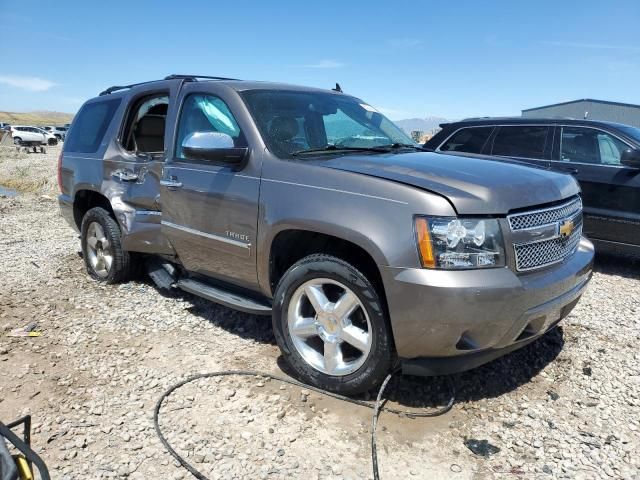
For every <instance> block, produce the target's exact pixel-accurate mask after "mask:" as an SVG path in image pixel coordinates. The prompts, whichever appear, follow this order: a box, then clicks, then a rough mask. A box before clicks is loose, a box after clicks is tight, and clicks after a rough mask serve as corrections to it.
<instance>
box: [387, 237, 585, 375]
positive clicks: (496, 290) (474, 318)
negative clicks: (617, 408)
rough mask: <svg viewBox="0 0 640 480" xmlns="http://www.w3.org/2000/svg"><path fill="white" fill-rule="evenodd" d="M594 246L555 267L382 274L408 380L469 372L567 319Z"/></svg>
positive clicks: (390, 271)
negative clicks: (518, 271) (521, 271)
mask: <svg viewBox="0 0 640 480" xmlns="http://www.w3.org/2000/svg"><path fill="white" fill-rule="evenodd" d="M593 254H594V250H593V245H592V244H591V242H589V241H588V240H586V239H584V238H583V239H582V240H581V242H580V245H579V247H578V249H577V251H576V253H575V254H574V255H572V256H571V257H570V258H568V259H567V260H565V261H564V262H562V263H561V264H558V265H556V266H553V267H549V268H545V269H541V270H540V271H537V272H530V273H527V274H522V275H516V274H515V273H514V272H513V271H511V270H510V269H508V268H500V269H486V270H465V271H444V270H439V271H436V270H427V269H403V268H393V267H382V268H381V271H382V278H383V282H384V286H385V291H386V296H387V300H388V305H389V313H390V317H391V325H392V329H393V334H394V339H395V344H396V350H397V353H398V356H399V357H400V358H401V360H402V361H403V365H404V370H405V372H406V373H416V374H425V375H438V374H446V373H453V372H457V371H463V370H468V369H470V368H474V367H476V366H478V365H481V364H483V363H486V362H488V361H490V360H493V359H494V358H497V357H499V356H501V355H504V354H505V353H508V352H510V351H512V350H515V349H516V348H519V347H522V346H524V345H526V344H527V343H529V342H531V341H532V340H534V339H536V338H538V337H539V336H541V335H542V334H544V333H545V332H546V331H548V330H549V329H550V328H552V327H554V326H555V325H556V324H557V323H558V322H559V321H560V320H561V319H562V318H564V317H565V316H567V315H568V314H569V312H570V311H571V309H572V308H573V307H574V306H575V304H576V303H577V301H578V300H579V298H580V296H581V295H582V292H583V291H584V289H585V288H586V286H587V283H588V281H589V279H590V278H591V269H592V264H593Z"/></svg>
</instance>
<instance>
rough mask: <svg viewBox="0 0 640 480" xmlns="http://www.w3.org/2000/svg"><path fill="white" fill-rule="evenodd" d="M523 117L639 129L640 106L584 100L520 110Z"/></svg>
mask: <svg viewBox="0 0 640 480" xmlns="http://www.w3.org/2000/svg"><path fill="white" fill-rule="evenodd" d="M522 116H523V117H529V118H531V117H535V118H540V117H571V118H577V119H584V118H586V119H588V120H603V121H607V122H617V123H625V124H627V125H633V126H634V127H640V105H633V104H631V103H619V102H609V101H606V100H593V99H591V98H584V99H582V100H573V101H571V102H562V103H555V104H553V105H545V106H544V107H536V108H527V109H526V110H522Z"/></svg>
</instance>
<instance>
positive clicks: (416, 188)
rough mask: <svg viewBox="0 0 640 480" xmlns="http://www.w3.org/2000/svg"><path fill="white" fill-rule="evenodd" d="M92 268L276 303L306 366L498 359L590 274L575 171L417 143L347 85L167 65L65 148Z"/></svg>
mask: <svg viewBox="0 0 640 480" xmlns="http://www.w3.org/2000/svg"><path fill="white" fill-rule="evenodd" d="M59 183H60V190H61V195H60V197H59V202H60V206H61V211H62V214H63V215H64V217H65V218H66V219H67V220H68V222H69V223H70V224H71V225H72V226H73V227H74V228H76V229H77V230H78V231H79V232H80V233H81V244H82V252H83V256H84V261H85V263H86V267H87V271H88V273H89V274H90V275H91V276H92V277H93V278H95V279H96V280H98V281H101V282H105V283H116V282H121V281H125V280H126V279H127V278H128V277H129V276H130V274H131V272H132V271H134V270H135V267H136V266H137V265H141V264H144V265H146V268H147V269H148V271H149V274H150V276H151V278H152V279H153V280H154V281H155V282H156V283H157V284H158V286H159V287H161V288H167V289H182V290H185V291H187V292H191V293H192V294H195V295H199V296H202V297H205V298H207V299H210V300H212V301H214V302H218V303H221V304H223V305H226V306H228V307H231V308H235V309H238V310H242V311H245V312H249V313H252V314H259V315H262V314H264V315H271V316H272V321H273V330H274V333H275V337H276V340H277V342H278V345H279V346H280V349H281V351H282V355H283V357H284V358H285V359H286V360H287V362H288V363H289V365H290V366H291V367H292V368H293V370H294V371H295V372H296V374H297V375H298V376H299V377H300V378H302V379H303V380H305V381H307V382H309V383H311V384H314V385H317V386H320V387H322V388H325V389H327V390H331V391H334V392H342V393H357V392H363V391H366V390H369V389H371V388H373V387H375V386H376V385H377V384H379V383H380V382H381V380H382V379H383V378H384V376H385V375H386V374H387V373H388V372H389V371H390V370H391V369H393V368H395V367H396V366H402V369H403V371H404V372H405V373H408V374H418V375H440V374H449V373H452V372H458V371H462V370H467V369H470V368H473V367H476V366H478V365H481V364H483V363H486V362H488V361H490V360H492V359H494V358H496V357H498V356H501V355H503V354H505V353H507V352H510V351H512V350H515V349H517V348H520V347H522V346H524V345H526V344H527V343H529V342H531V341H533V340H535V339H537V338H538V337H540V336H541V335H543V334H544V333H545V332H547V331H548V330H549V329H551V328H553V327H554V326H556V325H557V324H558V322H560V320H562V318H564V317H566V316H567V315H568V314H569V312H570V311H571V310H572V308H573V307H574V306H575V305H576V303H577V301H578V299H579V298H580V296H581V294H582V293H583V291H584V289H585V287H586V285H587V283H588V281H589V279H590V276H591V268H592V261H593V247H592V244H591V243H590V242H589V241H588V240H586V239H585V238H584V237H583V236H582V204H581V200H580V196H579V193H580V192H579V188H578V185H577V184H576V182H575V180H573V178H572V177H571V176H569V175H562V174H558V173H553V172H550V171H547V170H543V169H539V168H533V167H528V166H524V165H516V164H513V163H503V162H499V161H496V162H486V161H484V160H482V159H478V158H471V157H465V156H452V155H442V154H439V153H430V152H424V151H422V149H421V147H419V146H416V145H415V144H414V143H413V142H412V141H411V140H410V139H409V138H408V137H407V136H406V135H405V134H404V133H403V132H402V131H401V130H399V129H398V128H397V127H396V126H395V125H394V124H393V123H392V122H391V121H389V120H388V119H387V118H385V117H384V116H383V115H382V114H381V113H380V112H378V111H377V110H376V109H375V108H373V107H371V106H370V105H368V104H367V103H365V102H364V101H362V100H360V99H358V98H355V97H352V96H349V95H346V94H344V93H343V92H342V91H341V90H340V88H339V87H338V86H337V88H336V89H334V90H320V89H313V88H306V87H298V86H292V85H283V84H274V83H265V82H253V81H240V80H234V79H227V78H220V77H198V76H188V75H171V76H169V77H167V78H165V79H164V80H159V81H152V82H146V83H143V84H136V85H126V86H117V87H111V88H109V89H107V90H105V91H104V92H102V93H101V94H100V95H99V96H98V97H96V98H93V99H91V100H89V101H87V102H86V103H85V104H84V105H83V106H82V108H81V109H80V111H79V112H78V114H77V115H76V116H75V119H74V121H73V124H72V125H71V128H70V130H69V132H68V135H67V141H66V142H65V144H64V150H63V152H62V154H61V155H60V159H59Z"/></svg>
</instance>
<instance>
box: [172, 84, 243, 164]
mask: <svg viewBox="0 0 640 480" xmlns="http://www.w3.org/2000/svg"><path fill="white" fill-rule="evenodd" d="M195 132H219V133H225V134H227V135H229V136H230V137H231V138H232V139H233V143H234V146H235V147H246V146H247V141H246V139H245V137H244V135H243V133H242V131H241V130H240V126H239V125H238V122H237V121H236V119H235V117H234V116H233V114H232V113H231V110H229V107H228V106H227V104H226V103H225V102H224V101H223V100H222V99H220V98H219V97H216V96H213V95H206V94H192V95H189V96H188V97H187V98H186V99H185V101H184V104H183V106H182V111H181V112H180V121H179V123H178V135H177V138H176V158H186V157H185V156H184V153H183V152H182V143H183V142H184V140H185V139H186V138H187V137H188V136H189V135H191V134H193V133H195Z"/></svg>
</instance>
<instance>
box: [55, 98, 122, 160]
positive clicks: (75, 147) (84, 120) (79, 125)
mask: <svg viewBox="0 0 640 480" xmlns="http://www.w3.org/2000/svg"><path fill="white" fill-rule="evenodd" d="M119 105H120V99H119V98H113V99H109V100H104V101H98V102H93V103H89V104H87V105H85V106H84V107H82V109H81V110H80V112H78V116H77V118H76V119H75V121H74V124H73V129H72V130H71V132H70V135H69V136H68V137H67V140H66V142H65V144H64V149H65V151H68V152H79V153H95V152H96V151H98V147H99V146H100V142H102V139H103V137H104V134H105V132H106V131H107V127H108V126H109V123H111V119H112V118H113V115H114V113H115V112H116V110H117V108H118V106H119Z"/></svg>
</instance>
